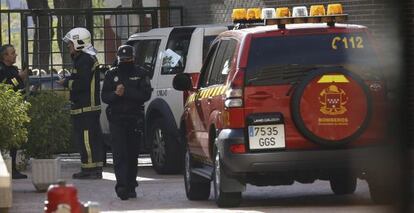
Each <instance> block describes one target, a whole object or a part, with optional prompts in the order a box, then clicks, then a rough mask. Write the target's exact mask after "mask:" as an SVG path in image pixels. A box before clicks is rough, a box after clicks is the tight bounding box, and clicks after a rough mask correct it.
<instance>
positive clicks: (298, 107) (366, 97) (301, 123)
mask: <svg viewBox="0 0 414 213" xmlns="http://www.w3.org/2000/svg"><path fill="white" fill-rule="evenodd" d="M332 70H335V71H334V72H333V71H332ZM338 73H340V74H341V75H343V76H346V78H347V79H348V81H350V82H353V83H352V84H350V83H349V84H346V85H355V87H354V88H359V89H358V91H359V93H358V94H360V96H358V97H359V100H360V101H361V103H365V113H366V114H365V116H363V117H362V116H360V117H361V120H360V121H358V124H354V125H353V128H352V132H350V133H349V134H346V135H343V137H340V136H339V135H337V136H335V137H337V138H335V137H334V138H332V135H324V136H323V135H320V134H321V133H317V132H315V131H314V129H318V131H319V130H320V128H315V126H314V128H310V126H308V125H310V123H309V121H313V122H312V123H314V125H316V123H317V122H318V119H314V118H317V117H318V116H314V118H309V117H308V118H306V117H305V118H304V117H303V116H306V115H314V113H306V114H302V113H301V112H302V109H315V108H316V107H303V106H302V104H301V103H302V102H301V100H302V98H303V97H304V95H305V94H308V93H307V91H312V90H310V89H309V88H310V85H316V84H315V83H314V82H316V81H317V79H320V78H321V77H322V76H324V75H330V74H338ZM312 82H313V84H312ZM320 85H323V84H320ZM355 91H357V90H355ZM318 92H319V91H318ZM342 92H344V91H343V90H342ZM371 99H372V98H371V95H370V92H369V89H368V87H367V86H366V84H365V82H364V81H363V80H362V79H361V77H359V76H358V75H356V74H353V73H352V72H350V71H348V70H346V69H343V68H340V67H337V68H334V69H333V68H319V69H317V70H313V71H310V72H309V73H308V74H307V75H306V76H305V77H304V78H303V79H302V80H301V81H300V82H299V84H298V86H297V87H296V88H295V90H294V91H293V94H292V101H291V106H290V107H291V112H292V114H291V116H292V120H293V123H294V124H295V126H296V128H297V129H298V130H299V132H300V133H301V134H302V135H303V136H304V137H306V138H307V139H309V140H310V141H312V142H313V143H315V144H318V145H321V146H324V147H326V148H338V147H344V146H345V145H347V144H348V143H350V142H352V141H354V140H355V139H357V138H358V137H359V136H360V135H361V134H362V133H364V131H365V130H366V128H367V127H368V124H369V122H370V120H371V114H372V100H371ZM313 100H316V99H313ZM305 103H306V102H305ZM315 103H317V102H315ZM345 103H346V102H344V104H345ZM350 103H353V102H349V103H348V104H350ZM355 103H356V102H355ZM325 104H326V103H325ZM341 104H342V101H341ZM312 106H319V105H318V104H315V105H312ZM354 107H356V106H354ZM348 108H349V106H348ZM316 109H317V108H316ZM320 112H322V110H318V112H316V111H315V113H320ZM349 112H350V110H348V111H347V113H349ZM355 112H357V111H355ZM342 113H344V112H342ZM359 114H361V115H362V112H360V113H359ZM359 114H356V115H359ZM323 115H325V114H323ZM329 116H331V115H329ZM356 117H358V116H356ZM358 118H359V117H358ZM329 126H331V125H326V127H324V128H327V127H329ZM332 126H333V127H335V128H340V127H341V125H332ZM323 132H324V133H325V134H326V133H332V132H337V133H343V131H341V129H339V130H336V129H334V128H331V129H326V130H325V131H323Z"/></svg>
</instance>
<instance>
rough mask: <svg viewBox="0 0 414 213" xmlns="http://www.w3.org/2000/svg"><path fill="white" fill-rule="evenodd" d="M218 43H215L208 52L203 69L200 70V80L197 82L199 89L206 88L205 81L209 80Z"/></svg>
mask: <svg viewBox="0 0 414 213" xmlns="http://www.w3.org/2000/svg"><path fill="white" fill-rule="evenodd" d="M217 46H218V43H215V44H214V45H213V46H212V47H211V48H210V51H209V52H208V55H207V58H206V60H205V62H204V64H203V67H202V68H201V73H200V80H199V87H206V86H207V81H208V79H209V76H210V73H211V67H212V66H213V62H214V60H213V59H214V56H215V52H216V49H217Z"/></svg>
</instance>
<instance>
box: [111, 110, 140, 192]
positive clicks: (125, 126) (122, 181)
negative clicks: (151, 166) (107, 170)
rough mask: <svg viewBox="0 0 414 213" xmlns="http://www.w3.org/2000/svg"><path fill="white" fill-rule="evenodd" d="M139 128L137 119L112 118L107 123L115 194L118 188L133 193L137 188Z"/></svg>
mask: <svg viewBox="0 0 414 213" xmlns="http://www.w3.org/2000/svg"><path fill="white" fill-rule="evenodd" d="M139 128H140V127H139V125H138V119H137V118H122V119H116V118H114V119H111V121H110V122H109V129H110V131H111V149H112V155H113V159H114V170H115V177H116V185H115V190H116V191H117V192H118V191H119V189H120V188H122V191H128V192H134V191H135V187H137V186H138V182H137V181H136V178H137V173H138V153H139V143H140V129H139Z"/></svg>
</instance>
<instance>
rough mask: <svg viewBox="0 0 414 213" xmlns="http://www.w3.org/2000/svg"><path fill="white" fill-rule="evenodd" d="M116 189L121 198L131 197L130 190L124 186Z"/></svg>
mask: <svg viewBox="0 0 414 213" xmlns="http://www.w3.org/2000/svg"><path fill="white" fill-rule="evenodd" d="M115 191H116V195H117V196H118V197H119V198H120V199H121V200H128V198H130V197H129V193H128V190H127V189H126V188H124V187H117V188H116V189H115Z"/></svg>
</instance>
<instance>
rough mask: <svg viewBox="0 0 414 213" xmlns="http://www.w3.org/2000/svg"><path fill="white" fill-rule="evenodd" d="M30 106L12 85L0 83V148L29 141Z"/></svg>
mask: <svg viewBox="0 0 414 213" xmlns="http://www.w3.org/2000/svg"><path fill="white" fill-rule="evenodd" d="M29 106H30V104H29V103H27V102H25V101H24V100H23V97H22V95H21V94H20V93H19V92H15V91H13V88H12V87H11V86H10V85H7V84H0V150H6V149H10V148H12V147H17V148H19V147H20V146H21V145H22V144H23V143H25V142H26V141H27V129H26V127H25V125H26V124H27V123H28V122H29V121H30V118H29V117H28V115H27V110H28V109H29Z"/></svg>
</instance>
